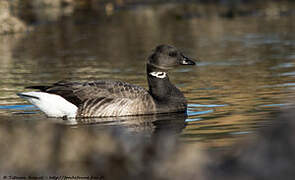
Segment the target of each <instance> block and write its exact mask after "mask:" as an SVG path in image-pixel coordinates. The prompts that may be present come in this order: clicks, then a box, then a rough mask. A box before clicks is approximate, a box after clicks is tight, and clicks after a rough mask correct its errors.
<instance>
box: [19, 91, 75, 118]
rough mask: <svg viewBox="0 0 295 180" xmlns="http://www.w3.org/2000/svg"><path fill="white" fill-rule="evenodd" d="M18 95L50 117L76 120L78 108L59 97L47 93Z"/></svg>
mask: <svg viewBox="0 0 295 180" xmlns="http://www.w3.org/2000/svg"><path fill="white" fill-rule="evenodd" d="M18 95H19V96H20V97H21V98H24V99H25V100H27V101H29V102H30V103H32V104H34V105H35V106H37V107H38V108H39V109H40V110H41V111H43V112H44V113H45V114H46V115H47V116H49V117H64V116H66V117H68V118H74V117H75V116H76V113H77V110H78V107H77V106H75V105H74V104H72V103H70V102H69V101H67V100H65V99H64V98H63V97H61V96H59V95H55V94H49V93H45V92H24V93H19V94H18ZM69 120H73V119H69Z"/></svg>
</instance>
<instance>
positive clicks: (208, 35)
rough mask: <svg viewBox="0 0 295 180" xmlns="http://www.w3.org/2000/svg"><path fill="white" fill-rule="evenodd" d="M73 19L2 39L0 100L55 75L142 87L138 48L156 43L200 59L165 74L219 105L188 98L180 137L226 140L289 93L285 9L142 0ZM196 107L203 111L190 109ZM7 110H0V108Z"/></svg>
mask: <svg viewBox="0 0 295 180" xmlns="http://www.w3.org/2000/svg"><path fill="white" fill-rule="evenodd" d="M80 21H81V20H79V19H78V20H77V19H70V18H69V19H67V18H66V19H63V20H61V22H58V23H56V24H55V23H54V24H44V25H40V26H38V27H37V29H36V31H34V32H29V33H25V34H19V35H16V36H14V35H9V36H4V37H3V38H5V39H1V40H0V56H1V67H0V75H1V76H0V82H1V83H0V105H14V104H25V102H24V101H23V100H21V99H19V98H17V97H16V95H15V93H17V92H20V91H23V87H24V86H28V85H36V84H48V83H53V82H56V81H58V80H63V79H70V80H93V79H121V80H124V81H127V82H130V83H134V84H138V85H141V86H144V87H147V84H146V77H145V61H146V58H147V56H148V55H149V53H150V52H151V50H152V49H153V48H154V47H155V46H156V45H158V44H162V43H165V44H171V45H174V46H176V47H179V48H181V49H183V51H184V52H185V53H186V54H188V55H189V56H191V57H199V58H200V59H201V62H200V63H199V65H198V67H194V68H189V69H178V70H175V71H174V72H173V73H171V75H170V76H171V79H172V81H173V82H175V84H176V85H177V86H179V87H180V88H181V90H182V91H183V92H184V93H185V96H186V97H187V99H188V102H189V104H191V105H194V104H200V105H221V106H216V107H210V106H208V107H206V106H202V107H192V108H191V109H190V111H191V112H192V113H191V114H190V113H189V118H188V122H187V126H186V127H185V129H184V130H183V131H182V133H181V134H180V137H181V139H182V140H183V141H186V142H197V141H198V142H199V141H202V142H205V143H208V144H210V146H226V145H230V144H231V143H232V142H235V141H237V140H239V137H243V135H244V134H249V133H251V132H253V131H255V130H256V129H257V128H259V127H260V126H262V125H263V123H262V122H265V121H269V120H270V119H271V118H270V116H271V112H274V111H277V110H279V108H280V107H281V106H282V105H284V104H286V102H287V100H288V99H290V98H293V97H294V93H293V90H294V86H295V85H294V84H292V83H293V82H294V75H293V74H292V73H290V72H294V71H295V68H294V63H295V62H294V60H295V55H294V52H295V51H294V50H295V48H294V47H295V35H294V33H293V32H294V27H293V26H292V24H290V22H292V21H294V17H292V16H291V17H282V18H281V19H272V20H269V19H265V18H263V17H259V18H251V17H241V18H236V19H222V18H217V17H214V18H213V17H211V18H210V17H206V18H187V19H186V18H183V19H179V18H176V17H175V16H174V15H173V14H172V15H171V14H169V13H163V9H160V8H155V7H144V8H141V9H140V10H130V11H120V12H118V13H117V14H114V15H113V16H111V17H108V18H105V17H98V20H93V19H89V20H85V21H83V22H80ZM284 64H288V66H282V65H284ZM286 73H287V74H286ZM288 73H289V74H288ZM292 88H293V89H292ZM273 104H278V105H277V106H275V105H274V106H273V107H269V108H266V107H264V106H265V105H273ZM198 111H200V112H202V111H208V113H204V114H199V115H194V114H193V112H198ZM9 113H11V111H5V110H0V116H1V114H2V115H6V116H7V115H9ZM30 116H32V115H30ZM36 116H38V117H39V118H40V119H45V117H44V116H43V115H39V114H36ZM16 119H17V118H16ZM194 119H196V120H194Z"/></svg>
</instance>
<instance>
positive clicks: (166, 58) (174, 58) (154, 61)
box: [147, 45, 196, 70]
mask: <svg viewBox="0 0 295 180" xmlns="http://www.w3.org/2000/svg"><path fill="white" fill-rule="evenodd" d="M147 64H148V65H150V66H152V67H153V68H157V69H163V70H168V69H173V68H176V67H177V66H182V65H195V64H196V63H195V62H194V60H193V59H191V58H189V57H186V56H185V55H184V54H183V53H182V52H181V51H179V50H178V49H176V48H175V47H173V46H169V45H159V46H157V47H156V49H155V50H154V52H153V53H152V55H150V56H149V58H148V62H147Z"/></svg>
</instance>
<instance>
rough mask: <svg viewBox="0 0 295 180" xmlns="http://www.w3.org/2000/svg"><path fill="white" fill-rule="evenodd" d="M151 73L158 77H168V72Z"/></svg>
mask: <svg viewBox="0 0 295 180" xmlns="http://www.w3.org/2000/svg"><path fill="white" fill-rule="evenodd" d="M150 75H152V76H154V77H156V78H160V79H163V78H165V77H166V72H150Z"/></svg>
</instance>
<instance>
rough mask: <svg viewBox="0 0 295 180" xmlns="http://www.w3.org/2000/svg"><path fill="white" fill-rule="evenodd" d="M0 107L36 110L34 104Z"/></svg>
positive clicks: (3, 106)
mask: <svg viewBox="0 0 295 180" xmlns="http://www.w3.org/2000/svg"><path fill="white" fill-rule="evenodd" d="M0 109H11V110H37V109H38V108H37V107H36V106H34V105H2V106H0Z"/></svg>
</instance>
